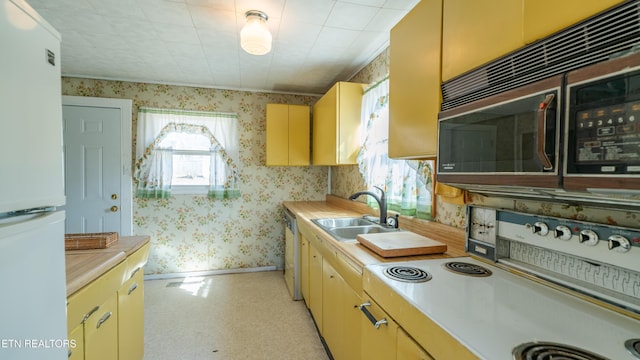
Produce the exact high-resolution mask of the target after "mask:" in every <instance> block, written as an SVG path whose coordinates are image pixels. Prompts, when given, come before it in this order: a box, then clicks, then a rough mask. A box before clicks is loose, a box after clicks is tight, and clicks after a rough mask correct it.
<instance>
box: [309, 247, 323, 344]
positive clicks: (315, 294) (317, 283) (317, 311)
mask: <svg viewBox="0 0 640 360" xmlns="http://www.w3.org/2000/svg"><path fill="white" fill-rule="evenodd" d="M309 309H311V314H312V315H313V319H314V320H315V321H316V325H317V326H318V330H319V331H320V334H322V255H321V254H320V253H319V252H318V250H317V249H316V247H315V246H313V245H312V244H311V243H309Z"/></svg>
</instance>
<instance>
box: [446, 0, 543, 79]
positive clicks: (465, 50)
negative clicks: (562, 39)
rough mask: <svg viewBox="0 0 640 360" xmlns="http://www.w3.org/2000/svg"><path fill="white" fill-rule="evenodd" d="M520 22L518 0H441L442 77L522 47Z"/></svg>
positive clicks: (450, 76)
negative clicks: (442, 1) (442, 2)
mask: <svg viewBox="0 0 640 360" xmlns="http://www.w3.org/2000/svg"><path fill="white" fill-rule="evenodd" d="M554 4H555V3H554ZM551 8H552V9H554V11H555V5H554V6H553V7H551ZM522 22H523V16H522V1H514V0H492V1H468V0H446V1H444V5H443V13H442V81H447V80H450V79H451V78H453V77H455V76H457V75H460V74H462V73H464V72H466V71H469V70H471V69H474V68H476V67H478V66H480V65H483V64H485V63H487V62H489V61H491V60H493V59H496V58H498V57H500V56H503V55H505V54H508V53H510V52H511V51H513V50H516V49H518V48H520V47H522V46H523V45H524V41H523V38H522Z"/></svg>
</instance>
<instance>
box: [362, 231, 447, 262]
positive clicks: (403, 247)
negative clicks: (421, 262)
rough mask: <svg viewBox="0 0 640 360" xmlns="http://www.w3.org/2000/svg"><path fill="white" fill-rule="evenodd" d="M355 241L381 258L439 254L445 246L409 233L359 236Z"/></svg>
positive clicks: (444, 249)
mask: <svg viewBox="0 0 640 360" xmlns="http://www.w3.org/2000/svg"><path fill="white" fill-rule="evenodd" d="M356 239H357V240H358V241H359V242H360V243H361V244H362V245H363V246H365V247H367V248H369V249H370V250H371V251H373V252H374V253H376V254H378V255H380V256H382V257H398V256H413V255H427V254H441V253H444V252H446V251H447V245H446V244H443V243H441V242H438V241H435V240H433V239H429V238H428V237H424V236H422V235H418V234H416V233H412V232H410V231H400V232H392V233H375V234H361V235H358V236H357V237H356Z"/></svg>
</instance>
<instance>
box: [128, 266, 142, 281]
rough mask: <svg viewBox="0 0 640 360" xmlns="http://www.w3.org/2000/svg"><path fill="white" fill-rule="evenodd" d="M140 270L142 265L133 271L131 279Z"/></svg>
mask: <svg viewBox="0 0 640 360" xmlns="http://www.w3.org/2000/svg"><path fill="white" fill-rule="evenodd" d="M138 271H140V266H138V267H137V268H136V269H135V270H133V272H132V273H131V276H129V279H131V278H132V277H133V275H135V274H136V273H137V272H138Z"/></svg>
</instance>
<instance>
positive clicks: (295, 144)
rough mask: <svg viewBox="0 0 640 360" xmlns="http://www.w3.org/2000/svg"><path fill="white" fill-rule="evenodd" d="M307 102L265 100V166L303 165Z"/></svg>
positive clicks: (307, 135) (306, 153)
mask: <svg viewBox="0 0 640 360" xmlns="http://www.w3.org/2000/svg"><path fill="white" fill-rule="evenodd" d="M309 114H310V112H309V106H306V105H287V104H267V161H266V164H267V166H307V165H309V161H310V154H309V151H310V144H309V141H310V137H311V133H310V127H311V126H310V122H309Z"/></svg>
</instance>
